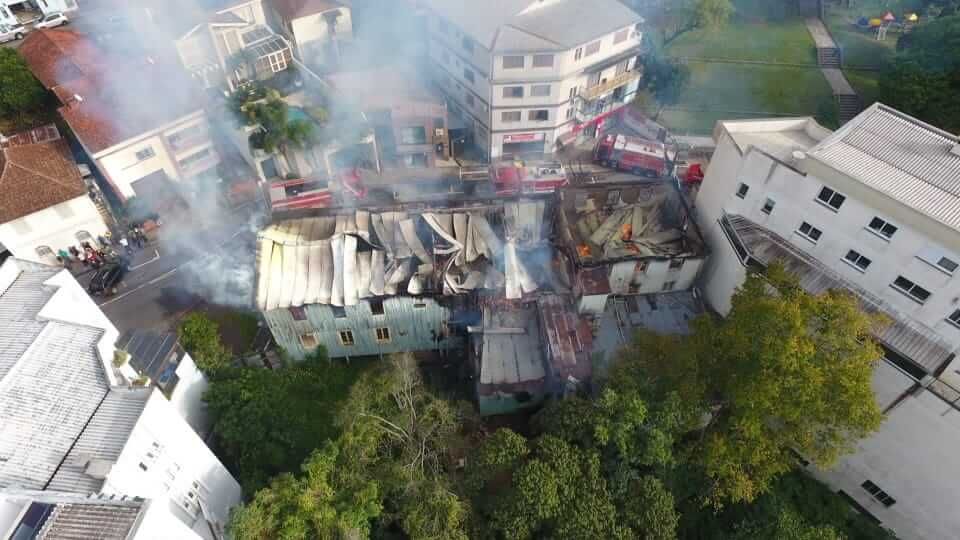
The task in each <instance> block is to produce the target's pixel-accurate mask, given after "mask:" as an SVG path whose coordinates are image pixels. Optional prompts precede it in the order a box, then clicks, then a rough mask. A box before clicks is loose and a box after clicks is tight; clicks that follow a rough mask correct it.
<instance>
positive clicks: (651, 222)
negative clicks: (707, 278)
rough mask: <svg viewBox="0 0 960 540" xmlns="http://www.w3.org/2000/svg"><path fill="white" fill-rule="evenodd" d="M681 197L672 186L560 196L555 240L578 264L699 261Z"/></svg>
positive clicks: (700, 250) (606, 188)
mask: <svg viewBox="0 0 960 540" xmlns="http://www.w3.org/2000/svg"><path fill="white" fill-rule="evenodd" d="M688 212H689V211H688V208H687V206H686V204H685V201H684V200H683V195H682V194H681V193H680V192H679V191H678V190H677V188H676V187H675V186H674V185H673V184H672V183H666V182H663V183H649V184H605V185H602V186H591V187H579V188H570V189H566V190H564V191H563V192H562V193H561V211H560V216H559V220H558V227H559V229H560V230H559V233H560V236H561V237H562V238H563V239H564V241H565V242H566V243H567V244H568V248H569V251H570V253H571V254H573V256H574V257H575V259H576V261H577V262H578V263H579V264H580V265H584V266H592V265H597V264H603V263H606V262H612V261H619V260H631V259H644V258H665V259H666V258H682V257H698V256H703V255H704V253H705V247H704V242H703V238H702V237H701V236H700V233H699V230H698V229H697V227H696V224H695V223H694V222H693V220H692V219H691V216H690V215H689V213H688Z"/></svg>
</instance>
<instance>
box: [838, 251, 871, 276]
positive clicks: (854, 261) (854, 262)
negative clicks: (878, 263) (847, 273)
mask: <svg viewBox="0 0 960 540" xmlns="http://www.w3.org/2000/svg"><path fill="white" fill-rule="evenodd" d="M850 255H853V258H851V257H850ZM863 261H866V264H865V265H862V266H861V264H860V263H861V262H863ZM843 262H845V263H847V265H849V266H850V267H851V268H853V269H854V270H856V271H858V272H860V273H861V274H862V273H864V272H866V271H867V268H870V265H871V264H873V259H870V258H869V257H865V256H864V255H863V254H862V253H860V252H859V251H857V250H855V249H848V250H847V253H846V255H844V256H843Z"/></svg>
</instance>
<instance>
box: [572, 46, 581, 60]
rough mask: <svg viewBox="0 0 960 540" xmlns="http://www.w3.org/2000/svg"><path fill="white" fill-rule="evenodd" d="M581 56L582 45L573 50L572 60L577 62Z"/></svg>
mask: <svg viewBox="0 0 960 540" xmlns="http://www.w3.org/2000/svg"><path fill="white" fill-rule="evenodd" d="M582 58H583V47H577V50H575V51H573V61H574V62H577V61H579V60H581V59H582Z"/></svg>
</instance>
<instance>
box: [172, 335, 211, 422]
mask: <svg viewBox="0 0 960 540" xmlns="http://www.w3.org/2000/svg"><path fill="white" fill-rule="evenodd" d="M177 377H178V379H179V380H178V381H177V386H176V388H174V389H173V395H171V396H170V403H171V404H172V405H173V407H174V409H176V410H177V414H179V415H180V416H181V417H183V419H184V420H186V421H187V423H188V424H190V427H192V428H193V430H194V431H196V432H197V435H199V436H200V437H201V438H206V436H207V433H209V431H210V417H209V413H208V410H207V404H206V403H204V401H203V393H204V392H206V391H207V387H208V386H209V383H208V382H207V378H206V377H204V375H203V373H201V372H200V370H199V369H197V365H196V364H195V363H194V362H193V358H191V357H190V354H188V353H185V354H184V355H183V358H182V359H181V360H180V365H178V366H177Z"/></svg>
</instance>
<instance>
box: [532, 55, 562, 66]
mask: <svg viewBox="0 0 960 540" xmlns="http://www.w3.org/2000/svg"><path fill="white" fill-rule="evenodd" d="M554 56H555V55H553V54H535V55H533V59H532V60H531V67H534V68H552V67H553V65H554V63H555V62H556V59H555V58H554ZM537 58H540V59H543V58H549V59H550V63H549V64H542V63H541V64H539V65H538V64H537Z"/></svg>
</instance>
